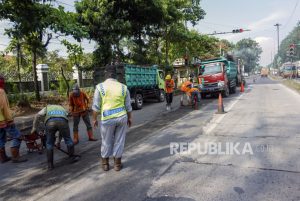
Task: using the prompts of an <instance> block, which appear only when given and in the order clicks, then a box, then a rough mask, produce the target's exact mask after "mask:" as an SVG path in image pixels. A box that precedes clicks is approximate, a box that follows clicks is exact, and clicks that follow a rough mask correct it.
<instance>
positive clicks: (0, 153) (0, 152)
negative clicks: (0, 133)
mask: <svg viewBox="0 0 300 201" xmlns="http://www.w3.org/2000/svg"><path fill="white" fill-rule="evenodd" d="M10 160H11V158H10V157H8V156H7V155H6V152H5V148H1V149H0V162H1V163H5V162H7V161H10Z"/></svg>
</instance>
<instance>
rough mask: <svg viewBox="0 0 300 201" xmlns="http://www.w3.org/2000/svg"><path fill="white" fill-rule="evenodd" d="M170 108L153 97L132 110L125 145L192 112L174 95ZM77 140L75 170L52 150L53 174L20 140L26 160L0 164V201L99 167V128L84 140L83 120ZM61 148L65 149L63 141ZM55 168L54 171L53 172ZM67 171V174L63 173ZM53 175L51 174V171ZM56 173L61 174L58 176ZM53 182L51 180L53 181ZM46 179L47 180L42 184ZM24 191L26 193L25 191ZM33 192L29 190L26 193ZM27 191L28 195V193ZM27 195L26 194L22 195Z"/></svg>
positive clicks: (59, 183)
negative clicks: (91, 139) (94, 139)
mask: <svg viewBox="0 0 300 201" xmlns="http://www.w3.org/2000/svg"><path fill="white" fill-rule="evenodd" d="M212 101H216V99H206V100H203V101H201V106H200V107H203V106H205V105H207V104H208V103H210V102H212ZM172 107H173V108H172V111H170V112H168V111H166V109H165V103H157V101H156V100H147V101H146V102H145V105H144V107H143V109H142V110H134V111H133V126H132V128H130V129H129V132H128V134H127V138H126V147H130V146H133V145H134V144H138V143H139V142H140V141H143V140H144V139H146V138H147V137H149V136H151V135H153V133H155V131H156V130H159V129H161V128H163V127H165V126H167V125H168V124H170V123H172V122H173V121H175V120H177V119H179V118H181V117H182V116H184V115H186V114H188V113H190V112H192V111H193V110H192V109H191V108H190V107H180V97H179V96H175V97H174V101H173V105H172ZM72 124H73V122H72V118H71V119H70V128H71V129H72V127H73V126H72ZM79 131H80V132H79V133H80V143H79V144H78V145H76V147H75V151H76V152H77V153H79V154H80V155H81V156H82V160H81V161H80V162H79V163H78V164H76V165H73V166H77V167H76V168H75V169H73V168H72V171H71V170H70V168H71V167H73V166H70V165H69V164H68V162H67V161H66V155H65V154H64V153H62V152H60V151H58V150H55V154H54V155H55V156H54V160H55V166H56V170H55V171H53V172H55V173H53V176H54V177H52V176H49V174H48V173H47V174H45V172H46V156H45V154H44V153H43V154H39V153H37V152H34V153H27V148H26V146H25V143H24V142H23V143H22V147H21V155H23V157H26V158H28V159H29V161H28V162H27V163H22V164H12V163H5V164H1V165H0V172H1V177H0V180H1V182H0V200H1V198H2V199H4V200H9V199H11V200H16V199H17V200H18V199H22V200H23V199H25V197H26V196H28V197H27V198H28V199H29V200H30V199H31V196H32V194H34V192H39V191H40V190H41V189H43V187H44V186H45V185H46V186H48V185H50V186H55V185H52V184H53V183H56V184H58V185H62V184H63V181H64V180H65V178H72V177H70V174H72V172H73V171H74V172H73V173H74V174H75V175H76V174H77V173H78V171H77V170H80V171H79V172H84V171H86V169H87V168H89V167H90V166H92V167H94V166H98V165H99V164H98V163H99V159H100V146H101V139H100V133H99V130H98V129H94V134H95V137H96V138H98V139H99V141H97V142H89V141H87V139H88V137H87V135H86V127H85V125H84V123H83V121H81V122H80V125H79ZM6 148H7V152H8V153H9V143H8V144H7V146H6ZM62 148H63V149H65V150H66V147H65V146H64V144H63V142H62ZM56 171H57V172H56ZM66 173H68V174H66ZM50 175H52V173H50ZM59 175H63V176H61V177H59ZM56 176H57V177H58V178H56ZM53 179H54V180H55V181H52V180H53ZM44 181H49V182H50V184H49V183H47V182H46V183H44ZM43 190H45V189H43ZM25 191H26V193H25ZM29 191H32V193H29ZM27 194H28V195H27ZM25 195H26V196H25Z"/></svg>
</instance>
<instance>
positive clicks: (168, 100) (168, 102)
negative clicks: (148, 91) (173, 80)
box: [166, 93, 173, 105]
mask: <svg viewBox="0 0 300 201" xmlns="http://www.w3.org/2000/svg"><path fill="white" fill-rule="evenodd" d="M166 101H167V104H168V105H171V103H172V102H173V93H166Z"/></svg>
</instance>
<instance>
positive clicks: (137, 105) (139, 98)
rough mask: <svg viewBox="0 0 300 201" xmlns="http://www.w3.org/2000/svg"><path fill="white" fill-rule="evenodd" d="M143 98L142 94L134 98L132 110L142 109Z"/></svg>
mask: <svg viewBox="0 0 300 201" xmlns="http://www.w3.org/2000/svg"><path fill="white" fill-rule="evenodd" d="M143 104H144V101H143V96H142V94H136V95H135V97H134V104H133V109H135V110H140V109H142V108H143Z"/></svg>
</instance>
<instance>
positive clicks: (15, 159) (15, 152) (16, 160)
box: [10, 147, 27, 163]
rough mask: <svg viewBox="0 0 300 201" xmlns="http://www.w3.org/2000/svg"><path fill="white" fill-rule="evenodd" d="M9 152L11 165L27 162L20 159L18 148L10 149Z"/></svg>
mask: <svg viewBox="0 0 300 201" xmlns="http://www.w3.org/2000/svg"><path fill="white" fill-rule="evenodd" d="M10 151H11V155H12V162H13V163H22V162H26V161H27V159H25V158H21V157H20V153H19V147H11V148H10Z"/></svg>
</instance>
